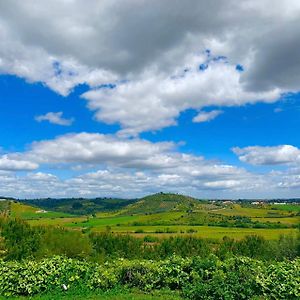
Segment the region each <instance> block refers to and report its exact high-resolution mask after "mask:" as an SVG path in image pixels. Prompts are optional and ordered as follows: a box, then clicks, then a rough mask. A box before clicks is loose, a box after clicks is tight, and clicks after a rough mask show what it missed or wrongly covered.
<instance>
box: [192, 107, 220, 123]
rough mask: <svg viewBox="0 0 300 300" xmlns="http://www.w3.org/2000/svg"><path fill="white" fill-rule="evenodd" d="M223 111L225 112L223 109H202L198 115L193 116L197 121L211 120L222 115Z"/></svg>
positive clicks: (194, 120)
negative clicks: (207, 110)
mask: <svg viewBox="0 0 300 300" xmlns="http://www.w3.org/2000/svg"><path fill="white" fill-rule="evenodd" d="M222 113H223V111H222V110H212V111H209V112H206V111H201V112H199V113H198V115H197V116H195V117H194V118H193V122H195V123H203V122H209V121H211V120H213V119H215V118H216V117H217V116H219V115H221V114H222Z"/></svg>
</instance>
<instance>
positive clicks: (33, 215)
mask: <svg viewBox="0 0 300 300" xmlns="http://www.w3.org/2000/svg"><path fill="white" fill-rule="evenodd" d="M10 215H11V216H12V217H19V218H22V219H39V218H65V217H70V216H72V215H71V214H66V213H62V212H52V211H44V210H42V209H40V208H37V207H33V206H30V205H26V204H22V203H20V202H11V205H10Z"/></svg>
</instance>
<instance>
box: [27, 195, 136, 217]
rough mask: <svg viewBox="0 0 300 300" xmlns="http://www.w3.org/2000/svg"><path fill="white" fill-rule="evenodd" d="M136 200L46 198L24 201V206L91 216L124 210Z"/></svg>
mask: <svg viewBox="0 0 300 300" xmlns="http://www.w3.org/2000/svg"><path fill="white" fill-rule="evenodd" d="M135 201H136V200H129V199H118V198H94V199H86V198H59V199H55V198H46V199H30V200H23V201H22V203H23V204H29V205H33V206H36V207H39V208H41V209H45V210H49V211H53V212H62V213H68V214H74V215H89V214H94V213H97V212H100V211H102V212H104V211H115V210H119V209H122V208H123V207H125V206H127V205H128V204H131V203H134V202H135Z"/></svg>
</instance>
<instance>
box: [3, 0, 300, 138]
mask: <svg viewBox="0 0 300 300" xmlns="http://www.w3.org/2000/svg"><path fill="white" fill-rule="evenodd" d="M170 2H172V3H171V4H170ZM266 7H267V9H266ZM299 19H300V5H299V2H298V1H295V0H288V1H284V2H282V1H280V0H278V1H277V0H276V1H274V0H272V1H271V0H260V1H259V0H254V1H253V0H251V1H250V0H246V1H233V0H229V1H226V2H225V1H217V0H213V1H210V2H209V3H207V1H196V0H188V2H184V3H183V2H182V1H159V0H155V1H151V3H148V2H146V1H142V2H140V1H127V0H125V1H117V0H113V1H111V0H109V1H108V0H104V1H101V2H99V1H89V3H88V4H86V2H84V1H82V0H76V1H68V0H64V1H63V0H60V1H58V0H54V1H51V3H48V4H45V3H39V2H37V1H33V0H29V1H19V0H12V1H10V5H7V4H6V3H5V2H4V1H2V2H0V38H1V47H0V72H1V73H3V74H13V75H17V76H20V77H22V78H25V79H26V80H28V81H29V82H37V81H40V82H42V83H44V84H45V85H46V86H48V87H49V88H51V89H53V90H55V91H56V92H58V93H60V94H62V95H67V94H68V93H69V92H70V91H71V90H72V89H73V88H74V87H75V86H76V85H78V84H82V83H85V84H87V85H88V86H89V87H90V88H91V90H90V91H89V92H87V93H85V94H84V95H83V97H84V98H85V99H87V101H88V107H89V108H90V109H92V110H94V111H95V114H96V119H98V120H100V121H104V122H107V123H119V124H120V125H121V126H122V131H121V133H120V134H123V135H136V134H138V133H140V132H142V131H149V130H157V129H160V128H163V127H166V126H170V125H174V124H176V118H177V116H178V115H179V114H180V113H181V112H182V111H184V110H186V109H190V108H192V109H197V110H199V109H201V108H203V107H205V106H209V105H218V106H231V105H243V104H245V103H255V102H257V101H265V102H270V101H275V100H277V99H279V98H280V96H281V94H282V93H285V92H294V91H299V90H300V86H299V80H298V78H299V76H300V73H299V72H300V71H299V70H300V69H299V68H298V64H297V63H295V62H298V61H299V58H300V54H299V51H297V49H298V48H299V47H298V40H299V39H298V32H299V26H300V25H299V24H300V22H299ZM278 36H280V37H281V38H280V39H278ZM206 49H209V50H210V52H209V51H208V52H207V55H208V56H207V57H206V56H205V55H203V53H204V51H205V50H206ZM220 58H222V59H220ZM237 66H239V67H237ZM109 84H113V85H112V86H114V88H110V89H108V88H103V87H104V86H106V87H107V86H109ZM99 87H101V88H99Z"/></svg>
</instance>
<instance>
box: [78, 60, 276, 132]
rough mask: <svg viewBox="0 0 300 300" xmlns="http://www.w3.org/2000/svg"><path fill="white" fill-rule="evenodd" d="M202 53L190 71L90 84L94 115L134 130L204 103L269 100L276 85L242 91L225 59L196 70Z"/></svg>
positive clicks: (170, 119)
mask: <svg viewBox="0 0 300 300" xmlns="http://www.w3.org/2000/svg"><path fill="white" fill-rule="evenodd" d="M201 63H203V56H201V55H200V56H196V57H194V58H193V64H191V65H190V66H189V68H188V70H189V71H186V72H184V71H183V70H182V72H179V70H177V73H174V76H172V77H164V76H155V74H151V75H149V77H147V78H143V79H142V80H139V81H132V82H131V81H130V82H126V83H124V84H120V85H118V86H117V87H116V88H113V89H111V88H109V89H106V88H105V89H103V88H101V89H94V90H91V91H88V92H86V93H84V94H83V97H84V98H85V99H87V100H88V107H89V108H90V109H92V110H95V111H96V118H97V119H98V120H99V121H104V122H106V123H116V122H118V123H120V124H121V126H122V127H123V129H122V131H121V132H120V133H121V134H125V135H136V134H138V133H139V132H142V131H148V130H157V129H160V128H163V127H166V126H170V125H174V124H176V117H178V115H179V114H180V112H181V111H184V110H186V109H188V108H194V109H196V108H201V107H205V106H209V105H218V106H237V105H242V104H245V103H252V102H257V101H258V99H259V101H264V102H274V101H276V100H277V99H278V98H279V97H280V90H278V89H274V90H271V91H268V92H261V93H255V92H251V91H245V90H244V89H243V86H242V85H241V83H240V76H241V74H240V72H238V71H237V70H236V69H235V66H233V65H230V64H227V63H225V62H224V61H222V60H221V61H211V62H210V63H209V65H208V68H207V69H205V70H204V71H199V65H200V64H201Z"/></svg>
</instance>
